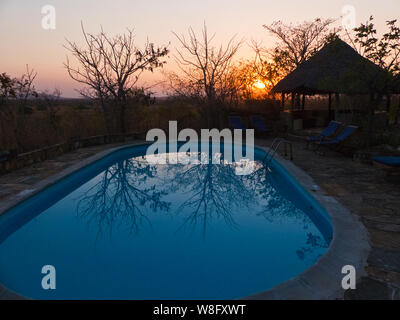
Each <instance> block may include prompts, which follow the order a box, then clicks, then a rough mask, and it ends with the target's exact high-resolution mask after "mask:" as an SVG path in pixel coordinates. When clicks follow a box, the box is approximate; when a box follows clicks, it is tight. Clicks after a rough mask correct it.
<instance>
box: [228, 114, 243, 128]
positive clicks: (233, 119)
mask: <svg viewBox="0 0 400 320" xmlns="http://www.w3.org/2000/svg"><path fill="white" fill-rule="evenodd" d="M229 125H230V126H231V127H232V128H233V129H240V130H246V128H245V127H244V126H243V123H242V120H241V119H240V117H238V116H230V117H229Z"/></svg>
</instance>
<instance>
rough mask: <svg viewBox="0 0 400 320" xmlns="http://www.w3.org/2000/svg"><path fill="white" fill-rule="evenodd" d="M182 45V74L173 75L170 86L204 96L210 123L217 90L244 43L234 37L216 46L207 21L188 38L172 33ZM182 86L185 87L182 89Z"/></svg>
mask: <svg viewBox="0 0 400 320" xmlns="http://www.w3.org/2000/svg"><path fill="white" fill-rule="evenodd" d="M173 34H174V35H175V37H176V38H177V39H178V41H179V43H180V44H181V47H182V49H181V50H179V49H177V55H176V57H175V58H176V62H177V64H178V67H179V69H180V71H181V74H179V75H178V74H176V73H172V74H170V77H169V79H170V85H171V87H172V89H173V90H174V91H175V92H176V93H178V94H186V93H187V92H185V90H188V93H189V94H191V95H196V94H198V95H200V96H201V97H203V98H205V102H206V114H207V122H208V125H209V127H210V126H211V122H210V121H211V111H212V109H211V108H212V107H213V106H215V103H216V102H217V99H218V90H219V89H221V88H222V87H223V84H224V80H225V79H226V76H227V74H228V72H229V70H230V67H231V66H232V62H233V58H234V56H235V54H236V53H237V51H238V49H239V48H240V46H241V42H235V39H234V38H235V37H233V38H231V39H230V40H229V42H228V44H227V45H226V46H223V45H220V46H214V45H213V43H212V41H213V39H214V37H215V34H214V35H211V36H210V35H209V34H208V31H207V27H206V25H205V24H204V27H203V31H202V35H201V36H198V35H197V34H196V33H195V32H194V31H193V29H192V28H189V30H188V38H186V37H185V36H184V35H181V36H179V35H178V34H176V33H175V32H174V33H173ZM182 88H183V90H182Z"/></svg>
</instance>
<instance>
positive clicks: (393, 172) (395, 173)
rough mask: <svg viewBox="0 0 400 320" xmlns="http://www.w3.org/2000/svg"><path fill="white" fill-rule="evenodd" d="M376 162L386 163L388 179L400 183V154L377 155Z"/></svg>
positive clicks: (385, 169) (385, 168)
mask: <svg viewBox="0 0 400 320" xmlns="http://www.w3.org/2000/svg"><path fill="white" fill-rule="evenodd" d="M373 159H374V161H375V162H377V163H379V164H381V165H384V171H385V172H386V179H387V180H388V181H391V182H396V183H398V182H399V181H400V156H397V157H396V156H376V157H374V158H373Z"/></svg>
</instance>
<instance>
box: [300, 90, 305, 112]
mask: <svg viewBox="0 0 400 320" xmlns="http://www.w3.org/2000/svg"><path fill="white" fill-rule="evenodd" d="M305 105H306V95H305V94H304V93H303V98H302V100H301V110H303V111H304V106H305Z"/></svg>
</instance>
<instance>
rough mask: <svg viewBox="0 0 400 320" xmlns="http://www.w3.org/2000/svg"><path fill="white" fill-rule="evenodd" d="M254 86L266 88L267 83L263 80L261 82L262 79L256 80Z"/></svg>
mask: <svg viewBox="0 0 400 320" xmlns="http://www.w3.org/2000/svg"><path fill="white" fill-rule="evenodd" d="M253 86H254V87H256V88H257V89H264V88H265V84H264V83H263V82H261V81H260V80H258V81H256V82H254V84H253Z"/></svg>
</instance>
